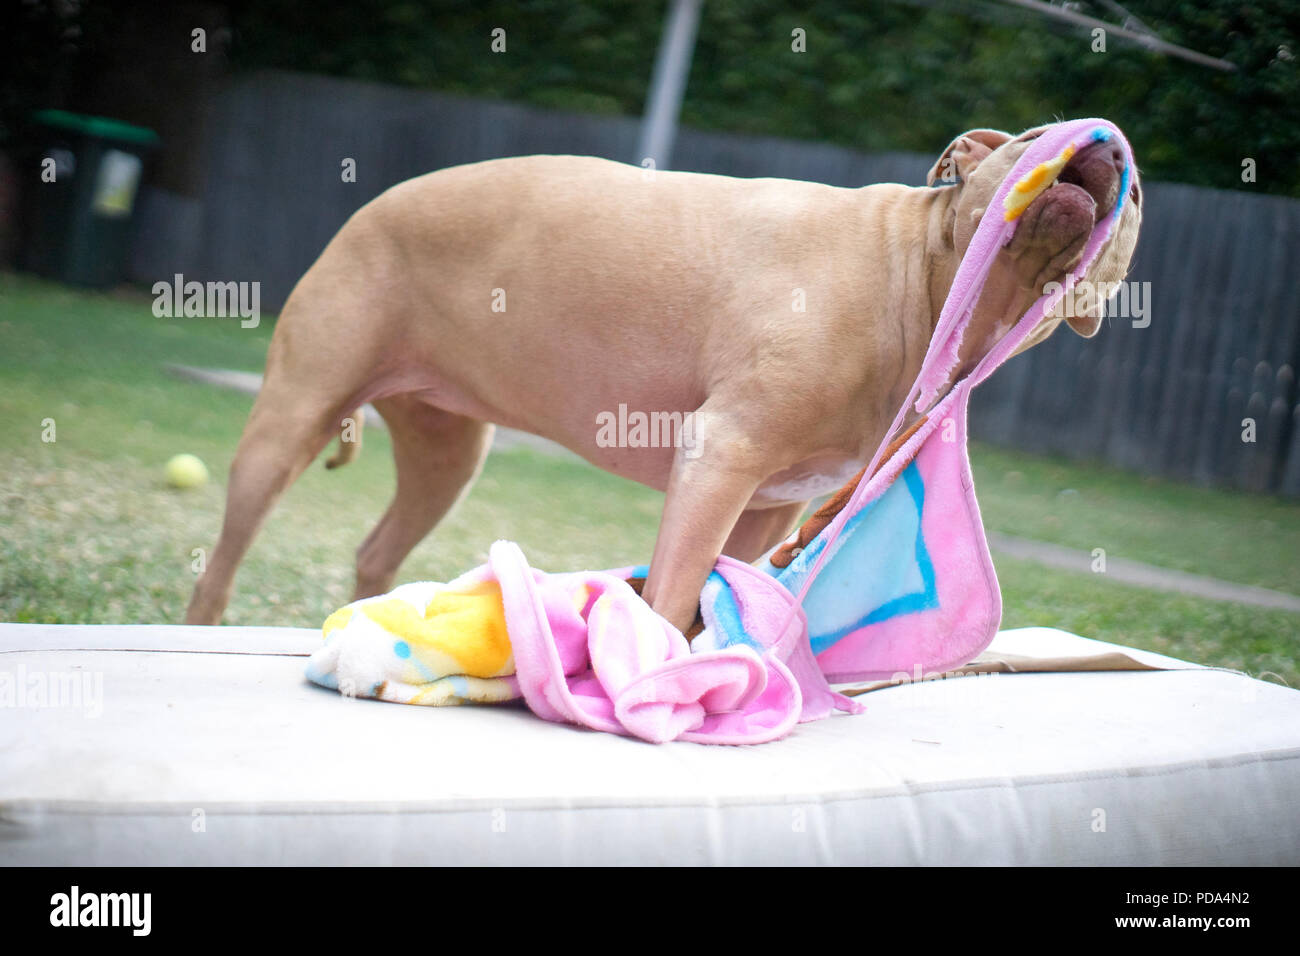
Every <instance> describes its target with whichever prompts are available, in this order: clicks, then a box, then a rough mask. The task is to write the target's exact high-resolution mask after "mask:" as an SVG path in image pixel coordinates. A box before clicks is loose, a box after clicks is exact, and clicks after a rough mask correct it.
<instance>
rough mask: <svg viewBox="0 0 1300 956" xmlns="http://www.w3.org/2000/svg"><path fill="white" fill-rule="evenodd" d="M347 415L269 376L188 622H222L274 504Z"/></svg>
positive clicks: (248, 427) (236, 466) (250, 420)
mask: <svg viewBox="0 0 1300 956" xmlns="http://www.w3.org/2000/svg"><path fill="white" fill-rule="evenodd" d="M342 414H343V411H342V410H340V409H338V408H333V407H331V406H330V404H329V401H328V399H327V398H326V397H325V396H324V395H321V394H317V393H315V390H312V389H304V388H302V387H300V386H296V385H294V384H292V383H291V381H290V380H288V378H287V377H284V378H281V377H277V376H275V375H273V374H271V373H270V367H269V366H268V375H267V378H266V381H265V383H264V384H263V386H262V390H261V391H260V392H259V393H258V396H257V400H256V401H255V402H254V403H253V411H252V413H251V414H250V415H249V417H248V424H247V425H245V426H244V433H243V435H242V436H241V437H240V439H239V447H238V448H237V449H236V451H235V458H234V461H233V462H232V463H231V466H230V481H229V484H228V486H227V489H226V514H225V518H224V519H223V521H222V526H221V536H220V538H218V540H217V545H216V547H215V548H214V549H213V550H212V554H211V556H210V558H209V559H208V562H207V568H206V570H205V571H204V573H203V575H202V576H201V577H200V578H199V580H198V582H197V583H196V584H195V586H194V594H193V595H192V596H191V598H190V604H189V609H188V610H187V611H186V613H185V623H186V624H219V623H220V622H221V615H222V612H223V611H225V609H226V604H227V603H228V602H229V600H230V591H231V587H232V585H233V583H234V578H235V571H236V569H237V568H238V567H239V563H240V561H242V560H243V557H244V554H245V552H247V551H248V547H249V545H250V544H251V543H252V541H253V537H254V535H256V534H257V531H258V529H259V528H260V527H261V526H262V522H263V521H264V520H265V518H266V516H267V514H268V513H269V512H270V510H271V508H272V506H273V505H274V504H275V503H276V501H277V500H279V498H280V495H281V494H283V493H284V490H285V489H286V488H288V487H289V485H290V484H292V483H293V481H294V479H296V478H297V477H298V476H299V475H300V474H302V471H303V469H304V468H306V467H307V465H308V464H310V463H311V461H312V459H313V458H315V457H316V456H317V455H318V454H320V452H321V450H322V449H323V448H324V447H325V445H326V444H327V443H328V442H329V440H330V438H331V437H332V436H333V435H335V434H337V432H338V427H339V419H340V417H341V415H342Z"/></svg>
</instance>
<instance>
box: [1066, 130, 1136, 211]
mask: <svg viewBox="0 0 1300 956" xmlns="http://www.w3.org/2000/svg"><path fill="white" fill-rule="evenodd" d="M1124 166H1125V159H1124V151H1123V150H1122V149H1121V148H1120V146H1119V144H1118V143H1116V142H1114V141H1113V140H1106V141H1102V142H1096V143H1090V144H1089V145H1087V146H1085V147H1084V148H1083V149H1081V150H1079V151H1078V152H1077V153H1075V154H1074V156H1072V157H1071V158H1070V161H1069V162H1068V163H1066V164H1065V167H1064V168H1063V169H1062V170H1061V171H1060V173H1058V174H1057V177H1056V179H1055V181H1053V183H1052V185H1051V186H1049V187H1048V188H1047V190H1046V192H1047V193H1049V194H1052V199H1053V200H1060V199H1066V198H1067V196H1065V195H1062V194H1061V193H1060V192H1056V191H1057V190H1061V191H1064V192H1066V193H1067V194H1068V193H1070V192H1071V191H1076V190H1077V191H1078V192H1079V193H1082V194H1084V195H1086V196H1088V197H1089V198H1091V199H1092V202H1093V204H1094V205H1093V222H1100V221H1101V220H1102V219H1103V218H1105V217H1106V216H1107V215H1109V213H1110V211H1111V210H1112V209H1114V208H1115V204H1116V203H1117V202H1118V201H1119V191H1120V188H1121V187H1122V185H1123V182H1124ZM1136 189H1137V182H1136V179H1135V180H1134V183H1133V190H1132V191H1134V192H1135V191H1136ZM1071 198H1074V199H1075V201H1082V200H1083V195H1078V196H1075V197H1071ZM1135 198H1136V196H1135Z"/></svg>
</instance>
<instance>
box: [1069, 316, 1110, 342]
mask: <svg viewBox="0 0 1300 956" xmlns="http://www.w3.org/2000/svg"><path fill="white" fill-rule="evenodd" d="M1092 311H1093V312H1094V313H1095V314H1087V313H1085V314H1084V315H1067V316H1066V317H1065V324H1066V325H1068V326H1069V327H1070V328H1072V329H1074V331H1075V332H1077V333H1079V334H1080V335H1082V336H1083V337H1084V338H1085V339H1090V338H1092V337H1093V336H1094V335H1096V334H1097V330H1098V329H1100V328H1101V310H1100V309H1094V310H1092Z"/></svg>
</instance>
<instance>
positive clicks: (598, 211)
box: [186, 128, 1141, 629]
mask: <svg viewBox="0 0 1300 956" xmlns="http://www.w3.org/2000/svg"><path fill="white" fill-rule="evenodd" d="M1041 132H1042V128H1040V129H1036V130H1030V131H1028V132H1026V133H1024V134H1022V135H1020V136H1018V137H1013V136H1011V135H1010V134H1008V133H1001V132H997V131H994V130H974V131H971V132H969V133H966V134H965V135H963V136H960V137H958V138H957V139H956V140H954V141H953V143H952V144H951V145H950V146H949V147H948V149H947V150H946V151H945V152H944V154H943V155H942V156H941V157H940V159H939V161H938V162H937V163H936V164H935V168H934V169H933V170H931V173H930V182H931V183H932V184H933V183H934V182H935V181H936V178H944V176H943V174H944V173H948V172H950V173H951V174H952V178H954V179H955V183H954V185H952V186H949V187H947V188H925V187H922V188H910V187H906V186H899V185H892V184H891V185H876V186H866V187H863V188H860V189H839V188H834V187H830V186H824V185H818V184H815V183H805V182H794V181H789V180H779V179H731V178H727V177H722V176H709V175H700V174H695V173H675V172H647V171H644V170H642V169H639V168H637V167H634V166H625V165H622V164H619V163H614V162H609V161H606V160H601V159H591V158H582V157H572V156H531V157H524V158H518V159H502V160H493V161H490V162H484V163H476V164H474V165H470V166H460V167H455V168H452V169H445V170H441V171H439V172H436V173H431V174H429V175H427V176H421V177H419V178H417V179H412V180H410V181H408V182H405V183H401V184H400V185H398V186H395V187H393V188H392V189H390V190H388V191H387V192H385V193H384V194H383V195H381V196H379V197H378V198H377V199H375V200H374V201H373V202H371V203H369V204H368V205H366V206H365V207H364V208H362V209H361V210H359V211H358V212H357V213H356V214H355V215H354V216H353V217H352V218H351V219H350V220H349V221H348V222H347V224H346V225H344V227H343V228H342V229H341V230H340V231H339V233H338V235H336V236H335V237H334V239H333V241H331V242H330V244H329V246H328V247H327V248H326V249H325V251H324V252H323V253H322V254H321V256H320V258H319V259H318V260H317V261H316V263H315V265H313V266H312V268H311V269H310V270H308V272H307V274H306V275H305V276H304V277H303V278H302V280H301V281H300V282H299V283H298V285H297V287H296V288H295V289H294V291H293V294H292V295H291V296H290V297H289V300H288V302H287V303H286V305H285V307H284V311H283V312H282V314H281V316H280V319H279V323H278V324H277V326H276V330H275V335H274V337H273V338H272V341H271V346H270V351H269V354H268V356H267V367H266V379H265V384H264V385H263V388H262V391H261V393H260V394H259V395H258V398H257V401H256V403H255V405H254V407H253V411H252V414H251V416H250V417H249V421H248V425H247V427H246V428H245V430H244V434H243V437H242V438H241V439H240V442H239V448H238V451H237V452H236V455H235V460H234V463H233V465H232V466H231V470H230V483H229V489H228V496H227V504H226V515H225V522H224V525H223V527H222V531H221V538H220V541H219V542H218V544H217V546H216V549H215V550H214V552H213V554H212V556H211V560H210V562H209V564H208V569H207V572H206V573H205V574H204V575H203V576H202V577H201V578H200V579H199V581H198V583H197V585H196V587H195V590H194V595H193V598H192V599H191V601H190V606H189V611H188V613H187V615H186V621H187V623H196V624H216V623H218V622H219V620H220V618H221V614H222V611H223V610H224V608H225V606H226V603H227V601H228V599H229V595H230V590H231V585H232V581H233V579H234V574H235V570H236V568H237V566H238V564H239V562H240V560H241V559H242V557H243V555H244V553H245V551H246V550H247V548H248V546H249V543H250V542H251V540H252V538H253V535H254V533H255V532H256V531H257V529H258V527H259V526H260V524H261V523H262V521H263V519H264V518H265V516H266V514H267V512H268V511H269V510H270V509H271V507H272V505H273V504H274V503H275V501H276V500H277V499H278V497H279V496H280V494H281V493H282V492H283V491H284V490H285V488H286V487H288V485H289V484H290V483H291V482H292V481H293V480H294V479H295V478H296V477H297V476H298V475H299V474H300V473H301V472H302V470H303V469H304V468H305V467H306V466H307V465H308V464H309V463H310V462H311V461H312V459H313V458H315V457H316V456H317V455H318V454H319V453H320V452H321V450H322V449H323V448H324V447H325V445H326V444H327V443H328V442H329V440H330V438H331V437H332V436H335V435H338V434H339V430H340V426H341V423H342V422H343V420H344V419H346V418H349V417H354V418H355V417H356V416H357V415H358V408H359V407H360V406H361V405H362V404H363V403H365V402H367V401H371V402H374V404H375V407H376V408H378V409H379V412H380V414H381V415H383V417H384V420H385V421H386V422H387V423H388V426H389V430H390V432H391V434H392V442H393V454H394V457H395V459H396V463H397V492H396V495H395V497H394V498H393V501H392V503H391V504H390V505H389V508H388V511H387V512H386V513H385V514H384V517H383V519H382V520H381V521H380V522H379V524H378V525H377V526H376V527H375V529H374V530H373V531H372V532H371V533H370V535H369V536H368V537H367V538H366V540H365V541H364V542H363V543H362V545H361V547H360V548H359V549H358V551H357V585H356V596H357V597H364V596H368V595H371V594H378V593H382V592H384V591H386V590H388V589H389V588H390V587H391V586H392V583H393V579H394V576H395V575H396V573H397V569H398V567H399V565H400V564H401V563H402V560H403V559H404V558H405V557H406V555H407V554H408V553H409V552H410V550H411V549H412V548H413V547H414V546H415V545H416V544H417V543H418V542H419V541H420V539H422V538H423V537H424V536H425V535H426V534H427V533H428V532H429V530H430V529H432V528H433V526H434V525H435V524H437V523H438V521H439V519H440V518H442V516H443V515H444V514H446V512H447V510H448V509H449V508H450V507H451V506H452V504H453V503H454V502H455V501H456V499H457V498H458V497H459V496H460V495H461V494H462V492H463V491H464V490H465V489H466V488H467V487H468V486H469V484H470V483H471V482H472V480H473V479H474V476H475V474H476V473H477V471H478V468H479V466H480V464H481V462H482V460H483V457H484V455H485V453H486V451H487V448H488V446H489V443H490V438H491V431H492V426H491V424H489V423H492V422H496V423H500V424H502V425H507V426H510V427H512V428H518V429H523V430H526V431H529V432H533V433H535V434H538V435H542V436H545V437H547V438H550V439H553V440H554V441H557V442H559V443H560V444H562V445H565V446H567V447H568V448H571V449H573V450H574V451H576V452H577V453H578V454H580V455H582V456H583V457H585V458H586V459H587V460H589V461H591V462H593V463H594V464H596V465H599V466H600V467H601V468H605V469H607V470H609V471H612V472H614V473H616V474H619V475H623V476H625V477H627V478H632V479H635V480H637V481H640V482H643V483H644V484H647V485H650V486H651V487H653V488H658V489H661V490H664V491H666V493H667V494H666V498H665V502H664V510H663V516H662V520H661V522H660V527H659V536H658V540H657V542H656V544H655V549H654V554H653V557H652V559H651V564H650V575H649V578H648V580H647V581H646V585H645V591H644V596H645V597H646V599H647V600H648V601H649V602H650V603H651V605H652V606H653V607H654V608H655V610H657V611H658V612H659V613H661V614H662V615H664V616H665V617H666V618H668V620H669V621H671V622H672V623H674V624H675V625H677V626H678V627H680V628H683V629H684V628H686V626H687V625H688V624H690V622H691V621H692V619H693V618H694V616H695V612H696V607H697V604H698V600H699V593H700V588H701V586H702V585H703V582H704V579H705V577H707V575H708V572H709V570H710V569H711V568H712V567H713V563H714V561H715V559H716V558H717V556H718V554H719V553H726V554H729V555H732V556H734V557H737V558H740V559H742V560H746V561H752V560H754V559H756V558H758V557H759V556H761V555H762V554H763V553H764V552H766V551H767V550H768V549H770V548H771V547H772V546H773V545H775V544H777V543H778V542H779V541H781V539H782V538H784V537H785V536H786V535H787V534H788V533H789V532H790V531H791V529H792V528H793V527H794V525H795V522H796V521H797V520H798V518H799V517H800V515H801V514H802V513H803V510H804V508H805V505H806V503H807V502H808V501H809V500H810V499H812V498H814V497H816V496H818V495H821V494H825V493H826V492H829V491H833V490H835V489H836V488H838V487H839V486H840V485H841V484H843V483H844V481H845V480H846V479H848V478H849V477H850V476H851V475H853V473H854V472H855V471H858V470H859V469H861V468H862V466H863V465H864V464H865V462H866V459H867V458H868V457H869V456H870V455H871V453H872V452H873V451H874V450H875V448H876V447H877V446H878V445H879V443H880V441H881V440H882V439H883V438H884V437H885V436H884V434H883V432H884V431H885V429H886V428H888V426H889V422H890V421H891V420H892V419H893V416H894V413H895V412H896V411H897V409H898V406H899V404H900V403H901V402H902V400H903V398H904V397H905V394H906V392H907V390H908V388H909V387H910V386H911V384H912V382H913V380H914V378H915V377H916V374H917V372H918V371H919V369H920V364H921V359H922V357H923V356H924V354H925V351H926V347H927V345H928V344H929V341H930V337H931V335H932V333H933V330H934V327H935V324H936V322H937V320H938V316H939V310H940V308H941V307H942V305H943V302H944V298H945V296H946V294H947V292H948V288H949V286H950V285H951V283H952V279H953V275H954V273H955V271H956V268H957V265H958V263H959V262H960V260H961V257H962V254H963V253H964V252H965V250H966V247H967V245H968V244H969V242H970V240H971V237H972V235H973V233H974V231H975V228H976V226H977V225H978V224H979V220H980V217H981V215H982V214H983V211H984V208H985V206H986V205H987V204H988V202H989V199H990V198H991V196H992V195H993V192H994V190H995V189H996V188H997V186H998V185H999V184H1000V182H1001V181H1002V179H1003V178H1004V177H1005V175H1006V174H1007V173H1008V172H1009V171H1010V169H1011V167H1012V166H1013V165H1014V163H1015V161H1016V159H1017V158H1019V156H1020V155H1021V153H1023V152H1024V150H1025V148H1026V147H1027V144H1028V142H1029V141H1030V140H1031V139H1033V138H1035V137H1036V136H1037V135H1039V134H1040V133H1041ZM1122 163H1123V160H1122V157H1121V155H1120V153H1119V152H1118V149H1117V147H1115V146H1113V145H1112V144H1108V143H1097V144H1093V145H1092V146H1089V147H1087V148H1085V149H1083V150H1081V151H1080V152H1079V153H1078V154H1077V155H1076V156H1075V157H1074V158H1073V160H1072V161H1071V162H1070V164H1069V165H1068V166H1067V167H1066V169H1065V170H1064V171H1063V172H1062V173H1061V175H1060V177H1059V179H1058V182H1057V183H1056V184H1055V185H1053V186H1052V188H1050V189H1048V190H1047V191H1046V192H1044V193H1043V194H1042V195H1041V196H1039V197H1038V198H1037V199H1036V200H1035V201H1034V203H1033V204H1032V205H1031V206H1030V207H1029V208H1028V209H1027V210H1026V212H1025V213H1024V216H1023V219H1022V221H1021V223H1020V225H1019V227H1018V229H1017V232H1016V235H1015V238H1014V239H1013V241H1012V243H1011V245H1010V246H1008V247H1007V248H1006V249H1004V250H1003V251H1002V252H1001V253H999V256H998V259H997V261H996V263H995V265H994V268H993V270H992V272H991V273H990V276H989V279H988V281H987V283H986V286H985V291H984V294H983V296H982V297H981V299H980V302H979V304H978V306H977V308H976V312H975V319H974V321H975V325H974V326H973V327H972V328H973V332H974V333H975V334H968V335H967V336H966V341H965V342H964V343H963V354H962V359H963V367H969V365H970V363H972V362H974V361H976V360H977V359H978V358H979V357H981V356H982V355H983V354H985V353H986V352H987V350H988V348H989V347H991V345H992V344H993V342H995V341H996V340H997V338H998V337H999V336H1000V335H1001V334H1003V333H1005V332H1006V331H1007V329H1009V328H1010V326H1011V325H1012V324H1013V323H1014V322H1015V321H1016V320H1017V319H1018V318H1019V317H1020V316H1021V315H1022V314H1023V313H1024V311H1025V310H1026V309H1027V308H1028V307H1029V305H1030V304H1031V303H1032V302H1033V301H1034V300H1035V299H1036V298H1037V297H1038V295H1039V293H1040V291H1041V289H1042V287H1043V285H1044V284H1045V283H1047V282H1050V281H1054V280H1058V279H1060V278H1061V277H1062V276H1063V275H1064V274H1065V273H1066V272H1067V271H1068V270H1069V269H1070V268H1071V267H1073V266H1074V265H1075V264H1076V263H1077V262H1078V260H1079V257H1080V255H1081V253H1082V249H1083V245H1084V242H1085V240H1086V239H1087V237H1088V235H1089V233H1090V232H1091V230H1092V227H1093V225H1094V223H1095V221H1096V220H1097V219H1098V218H1100V217H1101V216H1102V215H1104V214H1105V213H1106V212H1108V211H1109V210H1110V209H1111V208H1112V207H1113V206H1114V204H1115V202H1116V199H1117V197H1118V190H1119V184H1120V171H1121V169H1122ZM1131 182H1132V190H1133V193H1134V197H1133V198H1134V201H1133V202H1130V203H1127V204H1126V205H1125V208H1124V212H1123V215H1122V217H1121V222H1120V225H1119V227H1118V228H1117V229H1116V230H1115V232H1114V234H1113V237H1112V239H1111V241H1110V243H1109V244H1108V247H1107V248H1106V249H1104V250H1103V251H1102V254H1101V255H1100V257H1099V258H1098V260H1097V263H1096V264H1095V265H1094V267H1093V269H1092V271H1091V273H1090V279H1092V280H1094V281H1108V282H1117V281H1119V280H1121V279H1122V278H1123V277H1124V275H1125V274H1126V272H1127V269H1128V263H1129V258H1130V256H1131V255H1132V252H1133V248H1134V246H1135V244H1136V240H1137V232H1138V225H1139V221H1140V218H1141V212H1140V209H1141V202H1140V198H1141V197H1140V193H1139V191H1138V185H1137V176H1136V174H1134V175H1133V177H1132V179H1131ZM1096 311H1097V310H1095V309H1094V312H1096ZM1066 321H1067V322H1069V324H1070V326H1071V327H1072V328H1073V329H1075V331H1077V332H1079V333H1080V334H1082V335H1085V336H1090V335H1092V334H1094V333H1095V332H1096V330H1097V326H1098V324H1099V322H1100V319H1099V318H1098V317H1097V315H1096V314H1094V315H1079V316H1067V317H1066ZM1059 322H1060V319H1054V320H1047V321H1045V322H1044V323H1043V326H1042V328H1041V329H1040V330H1038V331H1036V332H1035V333H1034V335H1033V336H1032V337H1031V339H1030V341H1029V342H1028V344H1033V343H1035V342H1038V341H1041V340H1042V339H1043V338H1045V337H1046V336H1047V335H1048V334H1050V333H1051V331H1052V330H1053V329H1054V328H1055V326H1056V325H1058V324H1059ZM1026 347H1027V345H1026ZM620 406H622V407H623V408H622V409H620ZM627 409H630V410H632V412H640V413H642V414H643V415H653V414H656V413H658V414H662V413H692V414H691V415H690V417H689V421H690V424H691V425H692V426H693V428H692V429H691V436H692V438H691V440H690V441H689V442H685V441H684V442H680V443H679V444H678V447H676V448H674V447H663V443H660V442H656V443H654V445H656V446H657V447H625V446H626V445H627V444H628V443H627V442H622V443H619V442H610V441H608V440H605V439H607V438H608V429H606V428H604V427H602V425H601V423H602V422H608V421H609V418H610V416H612V415H614V414H615V413H616V411H625V410H627ZM620 444H621V445H622V446H623V447H620ZM355 451H356V445H355V444H351V445H349V444H344V445H342V446H341V447H340V452H339V455H338V456H337V457H336V458H335V459H334V460H333V461H332V462H331V464H336V463H341V462H343V461H347V460H348V459H349V458H351V457H352V455H353V454H355Z"/></svg>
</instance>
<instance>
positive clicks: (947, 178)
mask: <svg viewBox="0 0 1300 956" xmlns="http://www.w3.org/2000/svg"><path fill="white" fill-rule="evenodd" d="M1014 138H1015V137H1013V136H1012V135H1011V134H1010V133H1004V132H1002V131H1001V130H998V129H973V130H970V131H969V132H966V133H962V134H961V135H960V136H958V137H957V138H956V139H954V140H953V141H952V142H951V143H949V144H948V148H947V149H945V150H944V151H943V153H942V154H941V155H940V156H939V159H938V161H937V162H936V163H935V164H934V165H933V166H931V167H930V171H929V172H928V173H927V174H926V176H925V184H926V185H927V186H933V185H934V184H935V183H936V182H940V181H943V182H945V183H955V182H957V181H959V180H961V181H964V180H965V179H966V177H967V176H969V175H970V174H971V173H973V172H974V171H975V167H976V166H978V165H979V164H980V163H981V162H983V160H984V158H985V157H986V156H988V155H989V153H991V152H993V150H995V149H997V148H998V147H999V146H1001V145H1002V144H1003V143H1006V142H1010V141H1011V140H1012V139H1014Z"/></svg>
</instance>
